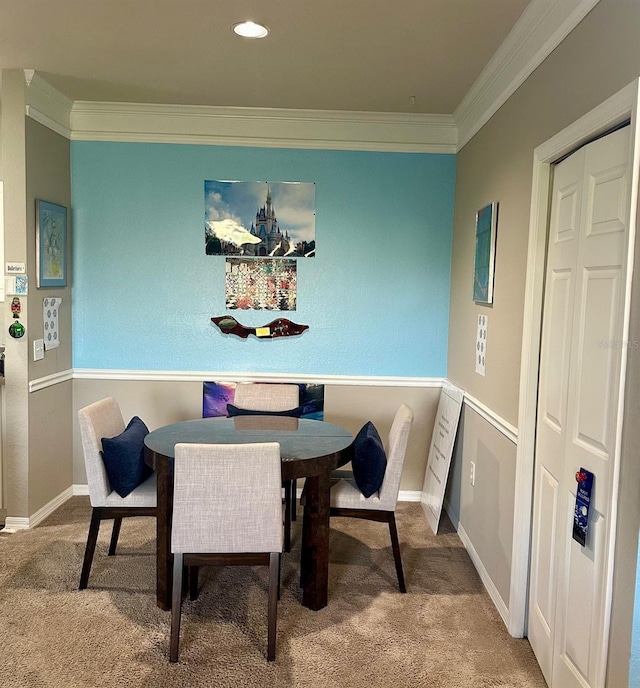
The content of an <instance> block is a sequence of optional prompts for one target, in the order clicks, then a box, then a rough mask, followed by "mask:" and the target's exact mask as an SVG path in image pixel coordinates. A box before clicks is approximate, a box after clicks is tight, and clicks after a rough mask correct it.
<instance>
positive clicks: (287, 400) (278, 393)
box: [233, 382, 300, 552]
mask: <svg viewBox="0 0 640 688" xmlns="http://www.w3.org/2000/svg"><path fill="white" fill-rule="evenodd" d="M299 403H300V390H299V388H298V385H288V384H279V383H278V384H273V383H272V384H267V383H260V382H253V383H252V382H240V383H238V384H237V385H236V391H235V396H234V399H233V405H234V406H237V407H238V408H240V409H245V410H252V411H260V412H264V413H271V412H283V411H296V410H297V409H298V404H299ZM282 485H283V487H284V503H285V510H284V549H285V552H289V551H291V521H295V520H296V495H297V491H298V483H297V480H296V479H295V478H294V479H293V480H284V481H283V483H282Z"/></svg>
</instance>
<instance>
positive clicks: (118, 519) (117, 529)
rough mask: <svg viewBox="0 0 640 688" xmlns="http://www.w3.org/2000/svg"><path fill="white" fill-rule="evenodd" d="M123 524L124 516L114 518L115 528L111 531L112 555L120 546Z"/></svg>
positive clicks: (110, 553)
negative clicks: (119, 540)
mask: <svg viewBox="0 0 640 688" xmlns="http://www.w3.org/2000/svg"><path fill="white" fill-rule="evenodd" d="M121 525H122V517H121V516H119V517H116V518H114V519H113V530H112V531H111V543H110V544H109V556H110V557H112V556H113V555H114V554H115V553H116V547H117V546H118V537H119V536H120V526H121Z"/></svg>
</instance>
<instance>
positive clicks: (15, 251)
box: [2, 70, 29, 518]
mask: <svg viewBox="0 0 640 688" xmlns="http://www.w3.org/2000/svg"><path fill="white" fill-rule="evenodd" d="M25 106H26V103H25V91H24V74H23V72H22V71H21V70H10V71H4V72H3V73H2V152H3V169H4V218H5V227H4V231H5V237H4V248H5V260H11V261H19V262H24V263H26V262H27V233H26V226H27V207H26V202H25V198H26V155H25V114H24V113H25ZM3 274H4V267H3ZM2 306H3V309H2V310H3V312H4V321H5V322H6V323H10V322H11V320H12V318H11V299H10V298H9V299H7V300H6V301H5V302H4V304H2ZM22 307H23V313H24V317H25V319H26V318H27V317H28V303H27V299H22ZM21 322H22V323H23V324H24V322H25V320H24V319H23V320H21ZM7 327H8V325H7ZM5 339H6V341H5V343H6V347H7V348H6V360H5V378H6V381H5V382H6V384H5V386H4V405H5V412H6V416H5V425H4V426H3V428H2V430H3V438H4V451H3V457H2V460H3V464H4V493H5V506H6V508H7V515H8V516H13V517H17V518H26V517H28V516H29V503H28V499H29V443H28V436H29V420H28V419H29V414H28V404H29V393H28V382H29V380H28V359H27V350H28V342H27V341H26V336H25V337H23V338H22V339H12V338H11V337H9V335H8V334H7V335H6V338H5Z"/></svg>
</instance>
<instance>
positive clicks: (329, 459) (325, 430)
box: [144, 415, 353, 610]
mask: <svg viewBox="0 0 640 688" xmlns="http://www.w3.org/2000/svg"><path fill="white" fill-rule="evenodd" d="M352 441H353V436H352V435H351V433H350V432H348V431H347V430H345V429H344V428H341V427H340V426H338V425H333V424H332V423H325V422H324V421H318V420H310V419H307V418H289V417H285V416H262V415H260V416H250V415H246V416H236V417H235V418H202V419H198V420H187V421H182V422H180V423H173V424H172V425H165V426H164V427H161V428H158V429H157V430H153V431H151V432H150V433H149V434H148V435H147V436H146V438H145V441H144V443H145V461H146V462H147V463H148V464H149V465H150V466H152V467H153V468H154V469H155V471H156V473H157V481H158V518H157V543H156V563H157V589H156V595H157V602H158V606H159V607H161V608H162V609H170V608H171V585H172V577H173V570H172V566H173V557H172V555H171V514H172V509H173V462H174V450H175V445H176V444H177V443H179V442H188V443H203V444H246V443H251V442H278V443H279V444H280V456H281V459H282V479H283V480H292V479H293V478H306V483H305V504H304V513H303V519H302V546H301V559H300V586H301V588H302V603H303V604H304V605H305V606H306V607H308V608H309V609H313V610H318V609H322V608H323V607H325V606H326V605H327V585H328V578H329V502H330V497H329V489H330V487H331V482H330V474H331V471H332V470H333V469H334V468H335V467H336V466H341V465H344V464H345V463H347V462H348V461H349V460H350V458H351V446H352Z"/></svg>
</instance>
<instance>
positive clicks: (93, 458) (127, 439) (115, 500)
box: [78, 397, 157, 590]
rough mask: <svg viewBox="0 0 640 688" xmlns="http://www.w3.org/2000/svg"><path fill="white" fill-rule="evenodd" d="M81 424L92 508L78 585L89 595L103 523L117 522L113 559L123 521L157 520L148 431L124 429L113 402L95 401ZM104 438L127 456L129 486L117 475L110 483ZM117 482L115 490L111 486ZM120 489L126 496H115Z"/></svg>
mask: <svg viewBox="0 0 640 688" xmlns="http://www.w3.org/2000/svg"><path fill="white" fill-rule="evenodd" d="M78 421H79V424H80V437H81V438H82V449H83V452H84V464H85V468H86V471H87V482H88V484H89V498H90V500H91V506H92V512H91V523H90V525H89V534H88V536H87V546H86V549H85V553H84V561H83V564H82V573H81V575H80V585H79V586H78V587H79V589H80V590H84V589H85V588H86V587H87V583H88V581H89V573H90V571H91V564H92V562H93V555H94V552H95V549H96V542H97V540H98V531H99V529H100V521H102V520H104V519H110V518H112V519H113V531H112V533H111V543H110V545H109V555H110V556H112V555H114V554H115V553H116V546H117V544H118V536H119V534H120V526H121V525H122V519H123V517H126V516H154V517H155V516H156V515H157V509H156V474H155V473H154V472H151V474H150V475H148V472H147V471H145V469H144V467H143V466H140V461H142V453H141V452H142V449H143V442H144V434H145V431H146V426H144V423H142V421H140V419H139V418H137V417H134V418H132V419H131V422H130V423H129V425H128V426H127V428H125V425H124V420H123V419H122V412H121V411H120V407H119V406H118V402H117V401H116V400H115V399H114V398H113V397H108V398H106V399H102V400H100V401H96V402H95V403H93V404H90V405H89V406H85V407H84V408H82V409H80V410H79V411H78ZM136 421H139V422H136ZM140 424H142V426H141V425H140ZM103 438H108V439H112V440H113V444H114V445H116V446H115V450H116V451H117V452H118V451H119V454H120V458H122V455H123V454H124V455H126V456H125V459H124V460H125V461H127V460H129V459H131V461H130V469H131V470H130V471H129V475H128V479H127V480H126V481H123V480H117V478H120V477H121V476H116V475H115V474H114V473H113V472H112V474H111V478H112V480H110V479H109V475H108V473H107V468H106V466H105V461H104V459H103V441H102V440H103ZM134 464H135V465H134ZM113 470H117V468H116V467H115V466H114V467H113V469H112V471H113ZM140 480H142V482H141V484H139V485H138V486H136V487H133V485H134V484H135V483H136V482H138V481H140ZM132 481H133V482H132ZM112 482H113V483H114V485H112V484H111V483H112ZM116 483H117V485H116ZM127 483H128V484H127ZM116 486H117V489H118V490H120V492H121V493H122V494H125V493H126V496H121V494H119V493H118V491H116V489H115V487H116Z"/></svg>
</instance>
